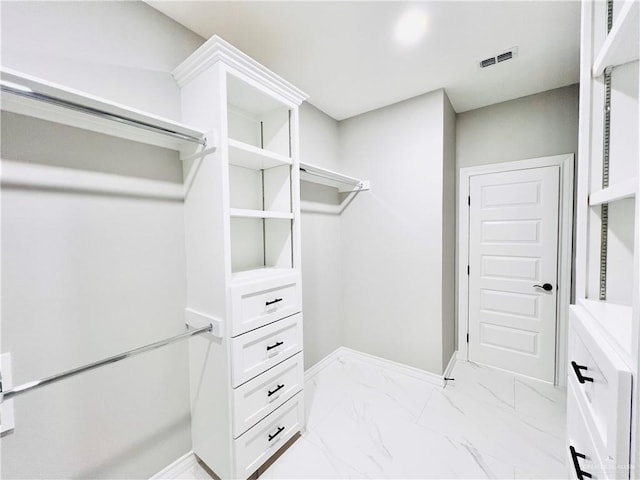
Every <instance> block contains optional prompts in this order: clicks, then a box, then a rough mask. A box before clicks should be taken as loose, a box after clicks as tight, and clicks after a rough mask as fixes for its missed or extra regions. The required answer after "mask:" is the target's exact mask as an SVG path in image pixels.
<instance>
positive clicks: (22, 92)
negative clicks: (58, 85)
mask: <svg viewBox="0 0 640 480" xmlns="http://www.w3.org/2000/svg"><path fill="white" fill-rule="evenodd" d="M0 90H1V91H3V92H7V93H10V94H12V95H18V96H20V97H25V98H30V99H33V100H38V101H41V102H45V103H49V104H52V105H56V106H58V107H64V108H68V109H71V110H75V111H77V112H82V113H86V114H89V115H93V116H95V117H100V118H103V119H106V120H111V121H114V122H118V123H122V124H124V125H129V126H133V127H138V128H143V129H145V130H149V131H152V132H155V133H161V134H163V135H168V136H170V137H174V138H179V139H181V140H186V141H189V142H194V143H197V144H199V145H202V146H204V147H206V146H207V139H206V138H205V137H196V136H194V135H189V134H186V133H180V132H176V131H174V130H171V129H168V128H164V127H160V126H158V125H153V124H152V123H148V122H143V121H141V120H136V119H133V118H130V117H125V116H124V115H118V114H116V113H109V112H106V111H104V110H100V109H98V108H93V107H89V106H87V105H82V104H80V103H76V102H71V101H69V100H63V99H61V98H58V97H54V96H52V95H48V94H46V93H39V92H34V91H32V90H30V89H21V88H14V87H12V86H11V85H8V84H7V83H5V82H3V83H0Z"/></svg>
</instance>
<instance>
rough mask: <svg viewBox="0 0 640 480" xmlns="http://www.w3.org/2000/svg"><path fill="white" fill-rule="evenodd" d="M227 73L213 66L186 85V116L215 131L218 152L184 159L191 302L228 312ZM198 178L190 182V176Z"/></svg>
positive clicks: (192, 305)
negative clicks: (192, 159) (224, 73)
mask: <svg viewBox="0 0 640 480" xmlns="http://www.w3.org/2000/svg"><path fill="white" fill-rule="evenodd" d="M221 91H222V92H224V76H223V75H222V74H221V73H220V71H219V70H218V69H216V68H212V69H211V70H209V71H208V72H205V73H204V74H202V75H201V76H199V77H198V78H196V79H194V80H193V81H191V82H190V83H189V84H188V85H186V86H185V87H183V89H182V105H183V119H184V121H185V122H188V123H191V124H193V125H197V126H198V128H200V129H202V130H204V131H206V132H216V134H218V135H217V137H218V138H219V142H220V145H219V146H218V148H217V149H216V151H215V152H214V153H213V154H210V155H207V156H205V157H204V158H202V159H196V160H195V161H193V162H185V163H184V170H185V171H184V177H185V179H186V181H185V183H186V185H185V188H186V196H185V214H184V218H185V238H186V242H185V244H186V253H187V307H189V308H192V309H194V310H197V311H200V312H202V313H204V314H207V315H211V316H214V317H219V318H225V317H226V308H225V304H226V288H225V280H226V278H227V277H228V276H229V275H230V266H229V260H228V259H229V257H230V256H229V241H228V239H229V222H228V220H227V218H226V214H227V212H228V203H229V193H228V192H229V188H228V181H227V177H228V167H227V164H226V161H225V160H226V158H225V156H226V150H227V149H226V121H225V120H224V119H225V118H226V115H221V114H220V113H221V112H225V111H226V105H225V103H224V102H223V101H222V98H223V95H222V93H219V92H221ZM191 178H192V179H193V180H192V182H191V183H189V182H190V179H191Z"/></svg>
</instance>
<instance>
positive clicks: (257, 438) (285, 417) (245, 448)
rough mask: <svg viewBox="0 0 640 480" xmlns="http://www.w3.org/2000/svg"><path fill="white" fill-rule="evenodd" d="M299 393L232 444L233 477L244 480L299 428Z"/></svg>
mask: <svg viewBox="0 0 640 480" xmlns="http://www.w3.org/2000/svg"><path fill="white" fill-rule="evenodd" d="M303 418H304V404H303V396H302V394H301V393H299V394H297V395H296V396H294V397H293V398H292V399H290V400H289V401H288V402H287V403H285V404H284V405H282V406H281V407H280V408H278V409H277V410H276V411H275V412H273V413H272V414H271V415H269V416H268V417H267V418H265V419H264V420H263V421H261V422H260V423H258V424H257V425H256V426H254V427H253V428H251V429H250V430H249V431H247V432H246V433H245V434H244V435H242V436H241V437H240V438H238V439H237V440H234V442H235V453H236V455H235V457H236V475H235V477H236V478H248V477H249V476H250V475H251V474H252V473H253V472H255V471H256V470H257V469H258V468H259V467H260V466H262V465H263V464H264V463H265V462H266V461H267V460H268V459H269V457H271V455H273V454H274V453H275V452H277V451H278V448H280V447H281V446H282V445H284V444H285V442H286V441H287V440H289V439H290V438H291V437H293V436H294V435H295V434H296V432H299V431H300V429H301V428H302V422H303Z"/></svg>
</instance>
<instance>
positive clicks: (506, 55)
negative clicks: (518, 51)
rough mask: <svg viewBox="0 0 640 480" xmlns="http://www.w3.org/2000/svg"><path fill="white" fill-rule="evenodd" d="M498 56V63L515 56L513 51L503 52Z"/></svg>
mask: <svg viewBox="0 0 640 480" xmlns="http://www.w3.org/2000/svg"><path fill="white" fill-rule="evenodd" d="M496 58H497V59H498V63H500V62H504V61H505V60H511V59H512V58H513V52H507V53H501V54H500V55H498V56H497V57H496Z"/></svg>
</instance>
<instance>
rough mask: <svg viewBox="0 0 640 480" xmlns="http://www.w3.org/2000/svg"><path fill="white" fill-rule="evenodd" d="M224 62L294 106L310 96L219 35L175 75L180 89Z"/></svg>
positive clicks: (194, 54) (191, 56)
mask: <svg viewBox="0 0 640 480" xmlns="http://www.w3.org/2000/svg"><path fill="white" fill-rule="evenodd" d="M219 61H223V62H224V63H225V64H227V65H230V66H231V67H233V68H234V69H235V70H237V71H238V72H240V73H241V74H243V75H245V76H247V77H248V78H251V79H252V80H255V81H258V82H259V83H261V84H266V85H268V86H269V87H270V88H271V89H273V90H274V91H275V92H278V94H279V95H281V96H282V97H283V98H285V99H287V100H288V101H289V102H291V103H293V104H294V105H300V104H301V103H302V102H303V101H304V100H306V99H307V98H309V96H308V95H307V94H306V93H304V92H303V91H302V90H300V89H298V88H296V87H294V86H293V85H291V84H290V83H289V82H287V81H286V80H284V79H283V78H282V77H280V76H279V75H276V74H275V73H273V72H272V71H271V70H269V69H267V68H266V67H264V66H263V65H262V64H260V63H258V62H256V61H255V60H254V59H252V58H251V57H249V56H248V55H246V54H245V53H244V52H242V51H240V50H238V49H237V48H236V47H234V46H233V45H231V44H230V43H228V42H226V41H225V40H223V39H222V38H220V37H219V36H217V35H214V36H212V37H211V38H210V39H209V40H207V41H206V42H205V43H204V44H202V45H201V46H200V47H199V48H198V49H197V50H196V51H195V52H193V53H192V54H191V55H190V56H189V57H188V58H187V59H186V60H185V61H183V62H182V63H181V64H180V65H178V66H177V67H176V68H175V69H174V70H173V72H172V75H173V77H174V78H175V79H176V82H178V85H179V86H180V87H184V86H185V85H186V84H187V83H189V82H190V81H191V80H193V79H194V78H195V77H197V76H198V75H200V74H201V73H202V72H204V71H205V70H206V69H207V68H209V67H211V66H212V65H215V64H216V63H217V62H219Z"/></svg>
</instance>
